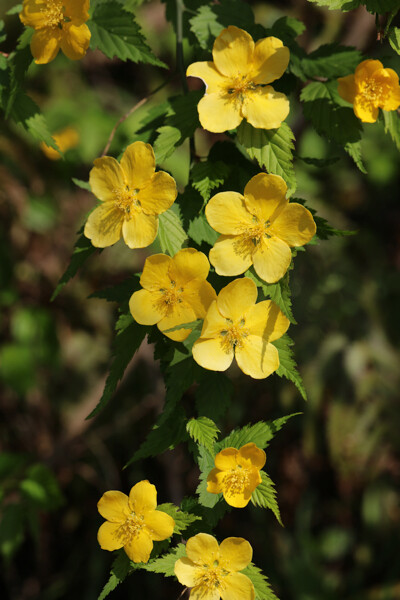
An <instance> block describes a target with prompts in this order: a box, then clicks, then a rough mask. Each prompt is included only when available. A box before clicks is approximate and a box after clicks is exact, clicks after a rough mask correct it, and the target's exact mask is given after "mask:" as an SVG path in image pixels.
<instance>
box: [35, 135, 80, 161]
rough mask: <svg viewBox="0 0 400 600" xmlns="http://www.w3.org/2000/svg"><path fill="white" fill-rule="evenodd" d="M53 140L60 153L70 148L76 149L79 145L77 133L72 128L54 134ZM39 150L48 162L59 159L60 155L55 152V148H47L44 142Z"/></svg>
mask: <svg viewBox="0 0 400 600" xmlns="http://www.w3.org/2000/svg"><path fill="white" fill-rule="evenodd" d="M53 140H54V141H55V143H56V144H57V146H58V147H59V149H60V150H61V152H66V151H67V150H70V149H71V148H76V146H77V145H78V144H79V133H78V132H77V130H76V129H74V128H73V127H66V128H65V129H62V130H61V131H58V132H57V133H54V134H53ZM40 148H41V150H42V152H43V153H44V154H45V155H46V156H47V158H49V159H50V160H59V159H60V158H61V154H60V153H59V152H58V151H57V150H55V148H52V147H51V146H48V145H47V144H45V143H44V142H41V144H40Z"/></svg>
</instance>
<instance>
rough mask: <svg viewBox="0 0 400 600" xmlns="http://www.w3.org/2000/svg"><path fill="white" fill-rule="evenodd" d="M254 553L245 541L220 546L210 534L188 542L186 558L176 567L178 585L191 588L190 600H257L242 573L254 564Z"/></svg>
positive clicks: (237, 539)
mask: <svg viewBox="0 0 400 600" xmlns="http://www.w3.org/2000/svg"><path fill="white" fill-rule="evenodd" d="M252 556H253V549H252V547H251V546H250V544H249V542H248V541H247V540H245V539H243V538H238V537H229V538H226V539H225V540H223V541H222V542H221V544H220V545H218V542H217V540H216V539H215V537H213V536H212V535H209V534H208V533H198V534H197V535H195V536H193V537H191V538H189V539H188V541H187V543H186V556H184V557H183V558H180V559H179V560H177V561H176V563H175V575H176V576H177V578H178V581H179V582H180V583H182V585H185V586H186V587H188V588H190V596H189V597H190V598H191V600H219V598H222V600H254V598H255V592H254V586H253V583H252V582H251V580H250V579H249V578H248V577H247V575H244V574H243V573H240V572H239V571H242V570H243V569H245V568H246V567H247V565H248V564H249V563H250V562H251V559H252Z"/></svg>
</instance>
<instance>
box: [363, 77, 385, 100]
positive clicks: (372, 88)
mask: <svg viewBox="0 0 400 600" xmlns="http://www.w3.org/2000/svg"><path fill="white" fill-rule="evenodd" d="M382 94H383V89H382V86H381V85H380V84H379V83H378V82H377V81H376V80H375V79H372V78H371V79H367V80H366V82H365V84H364V87H363V89H362V95H363V97H364V99H365V100H366V101H367V102H371V103H373V104H377V103H378V102H380V100H381V98H382Z"/></svg>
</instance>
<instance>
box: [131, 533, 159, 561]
mask: <svg viewBox="0 0 400 600" xmlns="http://www.w3.org/2000/svg"><path fill="white" fill-rule="evenodd" d="M124 550H125V552H126V554H127V555H128V556H129V558H130V559H131V560H132V561H133V562H134V563H139V562H147V561H148V560H149V558H150V554H151V551H152V550H153V542H152V539H151V537H150V535H149V534H148V532H147V531H146V530H145V529H142V530H141V531H140V532H139V533H138V534H137V535H136V536H135V537H133V538H131V539H130V541H129V542H128V543H127V544H125V546H124Z"/></svg>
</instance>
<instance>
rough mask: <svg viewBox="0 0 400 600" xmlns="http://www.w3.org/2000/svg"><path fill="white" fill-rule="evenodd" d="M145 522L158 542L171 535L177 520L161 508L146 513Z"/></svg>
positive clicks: (151, 535)
mask: <svg viewBox="0 0 400 600" xmlns="http://www.w3.org/2000/svg"><path fill="white" fill-rule="evenodd" d="M144 523H145V525H146V529H147V531H148V533H149V535H150V537H151V539H152V540H155V541H157V542H159V541H161V540H166V539H167V538H169V537H171V535H172V533H173V531H174V527H175V521H174V519H173V518H172V517H171V516H170V515H167V513H165V512H163V511H161V510H152V511H150V512H148V513H146V514H145V517H144Z"/></svg>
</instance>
